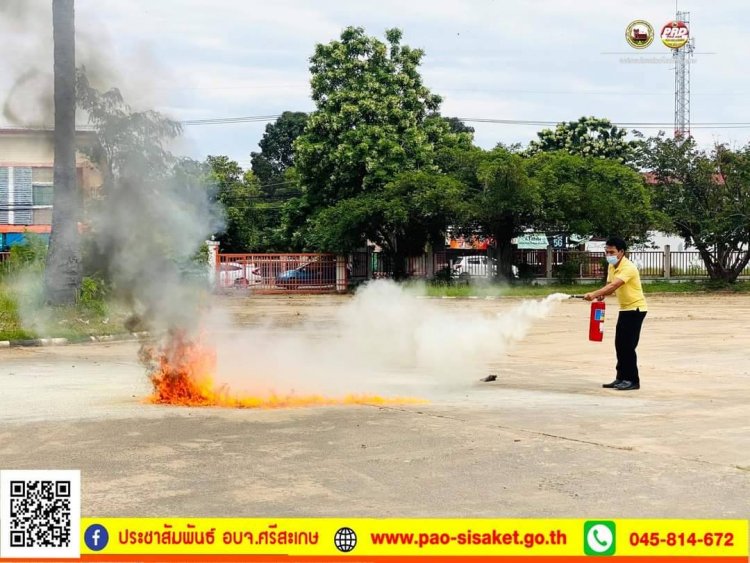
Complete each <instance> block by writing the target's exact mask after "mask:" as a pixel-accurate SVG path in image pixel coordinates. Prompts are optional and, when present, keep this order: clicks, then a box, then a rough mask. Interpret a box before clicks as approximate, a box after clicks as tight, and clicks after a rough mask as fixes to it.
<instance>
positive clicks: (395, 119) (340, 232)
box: [285, 27, 471, 275]
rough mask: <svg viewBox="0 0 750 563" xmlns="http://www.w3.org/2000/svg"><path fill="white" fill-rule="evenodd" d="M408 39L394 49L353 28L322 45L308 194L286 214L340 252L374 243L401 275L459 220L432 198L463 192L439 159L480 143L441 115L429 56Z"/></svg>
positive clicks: (302, 146) (299, 157)
mask: <svg viewBox="0 0 750 563" xmlns="http://www.w3.org/2000/svg"><path fill="white" fill-rule="evenodd" d="M401 37H402V35H401V32H400V31H399V30H397V29H391V30H388V31H386V40H387V44H386V43H383V42H381V41H379V40H377V39H375V38H373V37H369V36H367V35H365V32H364V30H363V29H361V28H352V27H350V28H347V29H346V30H344V32H343V33H342V35H341V39H340V40H338V41H332V42H331V43H329V44H327V45H317V47H316V49H315V54H314V55H313V56H312V58H311V66H310V70H311V73H312V92H313V100H314V101H315V104H316V108H317V109H316V111H314V112H313V113H312V114H311V115H310V117H309V119H308V122H307V126H306V128H305V132H304V133H303V134H302V135H301V136H300V137H299V138H298V139H297V140H296V142H295V145H294V146H295V168H296V170H297V172H298V173H299V176H300V180H301V185H302V187H303V190H304V194H303V196H302V197H301V198H299V199H298V200H295V201H290V202H289V203H288V205H287V206H286V209H285V232H286V234H287V236H288V238H289V239H290V240H293V241H295V242H296V243H297V244H299V243H302V244H304V245H305V246H307V247H311V248H317V249H320V250H338V251H344V250H352V249H353V248H356V247H358V246H361V245H362V244H363V243H364V242H366V241H367V240H371V241H373V242H375V243H377V244H379V245H380V246H382V248H383V249H384V251H385V252H386V253H389V254H392V255H393V256H394V257H395V258H396V261H395V264H396V266H395V268H396V270H397V272H396V273H397V275H398V274H399V272H402V264H403V260H402V259H403V258H404V257H405V256H407V255H408V253H410V252H419V253H421V252H422V251H423V250H424V246H425V244H426V243H427V242H428V241H429V240H430V239H432V238H435V237H434V236H433V235H434V233H435V232H437V231H439V230H441V229H442V230H443V231H444V230H445V221H446V220H447V218H448V217H449V216H450V215H451V213H452V210H451V209H448V206H447V202H446V201H442V203H440V204H438V202H437V201H436V200H435V199H430V197H432V196H429V197H428V196H427V195H426V193H431V194H432V195H433V196H434V195H435V194H434V192H431V191H430V190H434V189H436V188H435V186H440V187H441V188H442V189H446V190H447V193H451V194H455V193H457V192H456V190H457V189H458V184H457V183H456V182H455V181H454V180H453V179H450V178H446V177H444V176H442V175H441V174H440V171H439V167H438V164H437V155H438V153H439V152H440V151H441V150H447V149H448V148H450V147H459V146H470V144H471V135H470V133H467V132H464V131H462V132H453V131H451V128H450V123H449V122H448V121H447V120H445V119H443V118H442V117H440V116H439V115H436V112H437V110H438V108H439V104H440V97H439V96H436V95H434V94H432V93H430V91H429V90H428V89H427V88H426V87H425V86H424V85H423V83H422V78H421V76H420V74H419V65H420V63H421V60H422V57H423V55H424V53H423V52H422V51H421V50H419V49H412V48H410V47H408V46H406V45H401ZM409 173H413V174H416V176H409V175H408V174H409ZM405 174H406V175H405ZM415 178H417V179H418V180H419V181H422V182H425V185H417V183H416V181H415ZM410 190H411V191H413V192H414V193H411V191H410ZM421 198H427V200H428V201H430V202H431V205H432V206H431V205H428V203H427V202H426V201H424V200H423V199H421ZM404 221H407V222H409V223H413V224H412V225H411V226H409V225H407V224H406V223H405V222H404ZM441 221H442V224H441Z"/></svg>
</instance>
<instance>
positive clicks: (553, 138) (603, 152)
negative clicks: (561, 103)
mask: <svg viewBox="0 0 750 563" xmlns="http://www.w3.org/2000/svg"><path fill="white" fill-rule="evenodd" d="M627 134H628V132H627V130H626V129H622V128H620V127H617V126H616V125H613V124H612V122H611V121H609V120H608V119H603V118H597V117H581V118H579V119H578V120H577V121H564V122H562V123H558V124H557V127H555V129H544V130H542V131H540V132H539V133H537V137H538V139H536V140H534V141H531V142H530V143H529V147H528V149H527V152H528V154H530V155H533V154H536V153H539V152H552V151H565V152H568V153H570V154H577V155H581V156H594V157H600V158H609V159H612V160H616V161H618V162H621V163H625V164H630V163H633V162H634V160H635V159H636V158H637V155H638V148H639V146H640V145H639V141H637V140H630V141H629V140H627V138H626V137H627Z"/></svg>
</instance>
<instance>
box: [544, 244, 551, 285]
mask: <svg viewBox="0 0 750 563" xmlns="http://www.w3.org/2000/svg"><path fill="white" fill-rule="evenodd" d="M545 268H546V272H545V274H546V277H547V279H548V280H551V279H552V245H551V244H548V245H547V263H546V264H545Z"/></svg>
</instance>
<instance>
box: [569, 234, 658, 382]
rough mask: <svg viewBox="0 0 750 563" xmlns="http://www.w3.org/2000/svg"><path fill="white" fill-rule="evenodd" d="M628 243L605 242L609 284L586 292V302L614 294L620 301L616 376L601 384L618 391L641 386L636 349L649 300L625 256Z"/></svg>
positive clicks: (622, 241) (615, 238)
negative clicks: (612, 379)
mask: <svg viewBox="0 0 750 563" xmlns="http://www.w3.org/2000/svg"><path fill="white" fill-rule="evenodd" d="M626 249H627V246H626V245H625V241H624V240H622V239H621V238H618V237H610V238H609V239H607V242H606V243H605V247H604V250H605V253H606V258H607V262H609V269H608V272H607V285H605V286H604V287H603V288H601V289H597V290H596V291H592V292H591V293H587V294H586V295H584V296H583V297H584V299H586V301H593V300H594V299H598V300H599V301H601V300H602V299H604V298H605V297H606V296H607V295H610V294H612V293H614V294H615V295H616V296H617V300H618V301H619V303H620V314H619V316H618V317H617V329H616V332H615V351H616V352H617V368H616V369H617V375H616V376H615V380H614V381H613V382H611V383H605V384H604V385H602V387H605V388H607V389H617V390H618V391H632V390H635V389H640V388H641V380H640V377H639V375H638V356H637V355H636V353H635V349H636V348H637V347H638V340H639V339H640V337H641V326H642V325H643V319H645V318H646V311H647V307H646V299H645V298H644V296H643V289H642V288H641V276H640V274H639V273H638V268H636V267H635V264H633V263H632V262H631V261H630V260H629V259H628V258H626V257H625V250H626Z"/></svg>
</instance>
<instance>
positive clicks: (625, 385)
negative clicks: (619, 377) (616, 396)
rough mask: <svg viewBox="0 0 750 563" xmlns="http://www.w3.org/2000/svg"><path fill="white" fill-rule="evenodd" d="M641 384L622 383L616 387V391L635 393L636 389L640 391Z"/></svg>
mask: <svg viewBox="0 0 750 563" xmlns="http://www.w3.org/2000/svg"><path fill="white" fill-rule="evenodd" d="M640 388H641V384H640V383H634V382H632V381H626V380H624V381H621V382H620V383H618V384H617V385H615V389H617V390H618V391H635V390H636V389H640Z"/></svg>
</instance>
